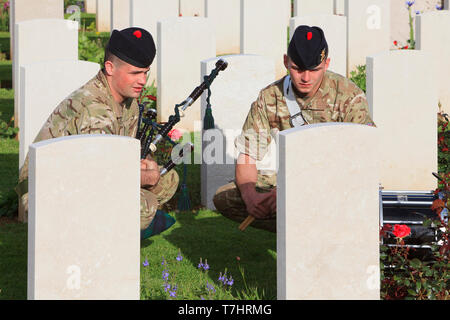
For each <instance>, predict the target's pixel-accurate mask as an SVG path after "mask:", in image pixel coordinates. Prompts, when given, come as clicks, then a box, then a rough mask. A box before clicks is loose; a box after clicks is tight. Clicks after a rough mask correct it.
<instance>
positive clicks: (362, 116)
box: [343, 85, 375, 127]
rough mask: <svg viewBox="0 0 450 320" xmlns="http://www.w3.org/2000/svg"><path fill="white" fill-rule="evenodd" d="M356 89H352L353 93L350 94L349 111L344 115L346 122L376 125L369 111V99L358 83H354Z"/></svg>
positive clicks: (347, 102) (347, 108) (348, 100)
mask: <svg viewBox="0 0 450 320" xmlns="http://www.w3.org/2000/svg"><path fill="white" fill-rule="evenodd" d="M353 86H354V89H353V90H352V94H350V95H349V97H348V99H347V101H346V104H347V106H346V108H345V109H346V110H347V112H346V113H345V115H344V119H343V121H344V122H353V123H359V124H366V125H368V126H373V127H375V123H374V122H373V120H372V118H371V117H370V113H369V105H368V104H367V99H366V96H365V94H364V91H362V90H361V89H360V88H358V87H357V86H356V85H353Z"/></svg>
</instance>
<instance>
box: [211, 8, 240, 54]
mask: <svg viewBox="0 0 450 320" xmlns="http://www.w3.org/2000/svg"><path fill="white" fill-rule="evenodd" d="M240 3H241V2H240V0H227V1H226V3H224V2H223V1H220V0H205V17H207V18H210V21H211V22H212V23H213V24H214V28H215V35H216V54H217V55H224V54H232V53H239V51H240V50H239V44H240V38H239V36H240V33H239V32H240V21H241V20H240V9H241V4H240Z"/></svg>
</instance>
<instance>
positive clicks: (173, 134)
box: [167, 129, 183, 141]
mask: <svg viewBox="0 0 450 320" xmlns="http://www.w3.org/2000/svg"><path fill="white" fill-rule="evenodd" d="M167 135H168V136H169V138H170V139H172V140H174V141H178V140H180V138H181V137H182V136H183V135H182V134H181V132H180V131H178V130H177V129H172V130H170V131H169V133H168V134H167Z"/></svg>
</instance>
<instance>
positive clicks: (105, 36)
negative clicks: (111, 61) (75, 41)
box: [80, 31, 111, 46]
mask: <svg viewBox="0 0 450 320" xmlns="http://www.w3.org/2000/svg"><path fill="white" fill-rule="evenodd" d="M80 33H81V32H80ZM84 34H85V35H86V36H87V37H88V38H89V40H95V39H100V41H101V42H102V45H103V46H106V43H107V42H108V40H109V37H110V35H111V33H110V32H92V31H90V32H88V31H86V32H84Z"/></svg>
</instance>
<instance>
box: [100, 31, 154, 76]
mask: <svg viewBox="0 0 450 320" xmlns="http://www.w3.org/2000/svg"><path fill="white" fill-rule="evenodd" d="M106 48H107V49H108V50H109V51H110V52H111V53H112V54H113V55H115V56H116V57H118V58H119V59H121V60H123V61H125V62H127V63H129V64H131V65H133V66H135V67H138V68H147V67H149V66H150V65H151V63H152V62H153V59H154V58H155V54H156V48H155V42H154V41H153V37H152V35H151V34H150V33H149V32H148V31H147V30H144V29H142V28H135V27H133V28H127V29H123V30H121V31H118V30H113V32H112V34H111V37H110V38H109V41H108V44H107V46H106Z"/></svg>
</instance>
